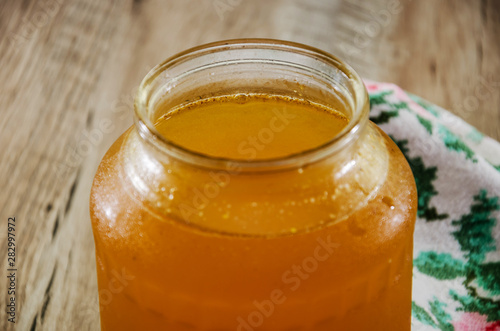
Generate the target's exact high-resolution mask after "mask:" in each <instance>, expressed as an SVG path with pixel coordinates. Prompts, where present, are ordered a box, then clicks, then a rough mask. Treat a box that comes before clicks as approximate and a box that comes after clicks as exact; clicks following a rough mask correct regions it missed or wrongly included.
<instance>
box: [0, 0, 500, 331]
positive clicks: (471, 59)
mask: <svg viewBox="0 0 500 331" xmlns="http://www.w3.org/2000/svg"><path fill="white" fill-rule="evenodd" d="M0 36H1V39H0V58H1V66H0V82H1V83H0V84H1V96H0V112H1V116H0V132H1V137H0V157H1V160H2V161H1V164H0V183H1V186H0V187H1V190H0V206H1V208H0V211H1V212H0V217H1V224H2V227H1V233H0V243H1V247H3V249H2V251H3V252H4V253H3V254H4V257H2V261H3V262H2V265H1V268H2V271H1V275H2V277H1V281H0V297H1V298H2V309H1V311H0V329H1V330H12V329H14V325H13V324H12V323H9V322H7V317H6V315H5V309H4V306H3V305H4V303H5V300H6V299H7V293H6V292H7V288H8V279H7V277H5V276H4V275H5V273H6V272H7V271H6V269H7V268H8V266H7V257H6V256H5V255H7V252H6V245H7V244H6V242H7V221H8V218H9V217H15V235H16V237H15V238H16V241H15V244H16V254H17V256H16V265H15V267H16V269H17V271H16V298H17V307H16V309H17V315H16V324H15V326H16V327H17V328H15V329H16V330H98V329H99V315H98V303H97V298H98V292H97V284H96V274H95V258H94V244H93V238H92V232H91V227H90V221H89V214H88V197H89V190H90V186H91V180H92V177H93V175H94V172H95V170H96V167H97V165H98V163H99V160H100V159H101V157H102V156H103V154H104V152H105V151H106V149H107V148H108V147H109V146H110V144H111V143H112V142H113V141H114V140H115V139H116V138H117V137H118V135H119V134H120V133H121V132H122V131H123V130H125V128H127V127H128V126H129V125H130V124H131V123H132V113H131V111H130V109H131V102H132V98H133V91H134V87H136V86H137V85H138V84H139V82H140V81H141V79H142V77H143V76H144V75H145V74H146V73H147V71H148V70H149V69H150V68H151V67H152V66H153V65H155V64H157V63H159V62H160V61H161V60H162V59H164V58H166V57H168V56H170V55H173V54H174V53H176V52H178V51H181V50H183V49H186V48H188V47H191V46H194V45H198V44H202V43H206V42H210V41H215V40H220V39H228V38H240V37H269V38H278V39H288V40H293V41H298V42H302V43H307V44H310V45H313V46H317V47H319V48H322V49H324V50H326V51H330V52H332V53H334V54H337V55H339V56H340V57H342V58H344V59H346V60H347V61H348V62H350V63H351V64H352V65H353V66H354V67H355V69H357V71H358V72H359V73H360V74H361V75H362V76H363V77H365V78H370V79H374V80H381V81H389V82H394V83H396V84H398V85H400V86H402V87H403V88H405V89H407V90H408V91H411V92H413V93H415V94H417V95H420V96H422V97H424V98H426V99H428V100H430V101H432V102H434V103H436V104H438V105H441V106H443V107H445V108H448V109H450V110H451V111H453V112H455V113H457V114H458V115H459V116H461V117H462V118H464V119H465V120H467V121H469V122H470V123H472V124H473V125H475V126H476V127H477V128H478V129H479V130H481V131H483V132H484V133H486V134H488V135H490V136H492V137H494V138H496V139H499V138H500V125H499V123H500V109H499V106H500V93H499V91H500V37H499V36H500V2H499V1H497V0H482V1H467V0H461V1H457V0H434V1H432V0H421V1H415V0H413V1H411V0H401V1H398V0H376V1H362V0H345V1H340V0H330V1H328V0H314V1H312V0H295V1H284V0H283V1H272V0H258V1H256V0H246V1H240V0H205V1H187V0H168V1H159V0H134V1H132V0H129V1H102V0H44V1H42V0H40V1H33V0H32V1H29V0H25V1H17V0H3V1H2V2H1V4H0ZM103 119H110V120H112V121H113V130H112V132H110V133H106V134H102V133H99V134H96V132H98V131H96V130H95V128H96V127H97V126H98V125H99V123H102V121H103ZM99 132H101V131H99Z"/></svg>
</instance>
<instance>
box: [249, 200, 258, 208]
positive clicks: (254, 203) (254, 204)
mask: <svg viewBox="0 0 500 331" xmlns="http://www.w3.org/2000/svg"><path fill="white" fill-rule="evenodd" d="M257 205H258V203H257V202H255V201H254V202H252V203H251V204H250V206H252V207H257Z"/></svg>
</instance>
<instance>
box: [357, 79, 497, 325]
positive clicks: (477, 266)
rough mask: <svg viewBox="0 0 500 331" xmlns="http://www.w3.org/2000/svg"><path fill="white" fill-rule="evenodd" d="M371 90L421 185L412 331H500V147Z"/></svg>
mask: <svg viewBox="0 0 500 331" xmlns="http://www.w3.org/2000/svg"><path fill="white" fill-rule="evenodd" d="M365 84H366V87H367V89H368V93H369V95H370V104H371V113H370V119H371V120H372V121H373V122H375V123H376V124H378V125H379V126H380V127H381V128H382V129H383V130H384V131H385V132H387V133H388V134H389V135H390V136H391V138H392V139H393V140H394V141H395V142H396V143H397V145H398V146H399V148H400V149H401V151H402V152H403V153H404V155H405V156H406V159H407V160H408V163H409V164H410V166H411V168H412V171H413V174H414V176H415V181H416V183H417V190H418V218H417V223H416V226H415V237H414V238H415V246H414V260H413V299H412V300H413V302H412V330H414V331H415V330H418V331H420V330H455V331H494V330H495V331H498V330H500V224H499V223H500V222H498V219H499V217H500V201H499V198H498V197H499V196H500V144H499V143H498V142H497V141H495V140H493V139H491V138H489V137H485V136H484V135H482V134H481V133H480V132H478V131H477V130H476V129H475V128H473V127H472V126H470V125H469V124H467V123H466V122H464V121H463V120H461V119H460V118H458V117H456V116H455V115H453V114H451V113H450V112H448V111H446V110H444V109H442V108H440V107H437V106H435V105H432V104H430V103H428V102H426V101H424V100H423V99H421V98H419V97H417V96H414V95H411V94H409V93H406V92H405V91H403V90H402V89H400V88H399V87H397V86H395V85H392V84H386V83H377V82H371V81H365Z"/></svg>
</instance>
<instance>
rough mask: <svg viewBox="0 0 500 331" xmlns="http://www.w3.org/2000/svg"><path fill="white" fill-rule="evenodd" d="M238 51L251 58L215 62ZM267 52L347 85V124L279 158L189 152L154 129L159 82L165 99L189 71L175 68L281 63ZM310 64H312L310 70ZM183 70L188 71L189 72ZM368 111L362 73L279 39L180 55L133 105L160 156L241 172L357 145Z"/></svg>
mask: <svg viewBox="0 0 500 331" xmlns="http://www.w3.org/2000/svg"><path fill="white" fill-rule="evenodd" d="M238 50H240V51H241V50H244V51H245V52H246V53H245V54H247V55H249V56H248V58H245V57H239V58H234V59H232V60H231V61H227V59H226V60H225V61H223V63H222V62H219V63H217V60H218V55H221V54H223V53H227V52H231V51H238ZM252 51H255V52H252ZM264 51H272V52H277V53H278V54H279V53H281V54H291V55H297V56H300V59H301V60H300V61H297V62H295V63H294V62H293V61H290V59H288V61H286V62H282V63H281V64H283V63H284V64H286V65H288V66H290V67H301V68H307V69H308V70H309V71H310V72H311V73H313V74H314V75H318V76H321V77H322V79H324V80H325V81H331V82H335V81H338V80H339V79H340V80H342V81H343V82H344V83H346V84H348V85H349V86H348V89H346V90H345V91H344V92H345V93H346V92H347V96H348V98H349V99H350V100H349V103H350V108H351V114H350V116H349V122H348V124H347V125H346V126H345V127H344V128H343V130H341V131H340V132H339V133H338V134H337V135H335V136H334V137H333V138H332V139H330V140H328V141H325V142H324V143H322V144H320V145H318V146H315V147H313V148H310V149H306V150H303V151H300V152H297V153H293V154H289V155H286V156H280V157H275V158H265V159H254V160H246V159H233V158H226V157H217V156H212V155H208V154H203V153H201V152H198V151H193V150H190V149H188V148H186V147H184V146H182V145H180V144H178V143H175V142H173V141H171V140H169V139H168V138H167V137H165V136H164V135H162V134H161V133H160V132H159V131H158V130H157V129H156V127H155V123H154V121H153V120H152V116H151V114H152V112H153V108H154V106H153V105H152V102H151V100H152V97H153V94H154V93H158V91H157V90H158V88H157V87H156V85H157V84H158V82H159V81H161V84H163V85H165V86H166V85H168V84H170V85H169V86H168V88H164V89H163V90H162V93H163V94H164V95H165V97H168V95H167V93H170V91H171V90H172V89H175V86H176V82H178V81H179V80H181V79H182V78H183V77H182V76H184V75H186V72H182V71H180V72H178V73H175V72H174V71H175V70H173V68H175V67H178V66H180V65H183V64H186V63H188V62H189V61H193V60H194V59H196V58H200V57H208V58H209V59H211V60H212V61H213V62H206V63H203V64H202V65H199V66H192V65H191V66H187V70H188V71H189V72H196V71H197V70H200V69H202V68H205V69H206V68H209V67H210V66H214V65H234V64H241V63H268V64H271V65H272V64H275V63H279V62H280V61H279V60H277V59H273V58H264V57H262V54H261V55H259V54H258V52H264ZM239 55H241V54H239ZM299 62H301V63H299ZM309 62H310V63H309ZM309 64H311V65H310V66H309ZM313 64H314V66H313ZM318 69H319V70H318ZM183 70H186V68H184V69H183ZM171 71H172V72H171ZM177 71H179V70H177ZM155 84H156V85H155ZM155 90H156V91H155ZM305 99H307V97H306V98H305ZM368 112H369V107H368V94H367V91H366V88H365V86H364V84H363V81H362V80H361V78H360V77H359V75H358V74H357V73H356V72H355V71H354V70H353V69H352V68H351V67H350V66H349V65H348V64H346V63H345V62H343V61H342V60H340V59H338V58H337V57H335V56H333V55H331V54H329V53H327V52H324V51H322V50H319V49H316V48H314V47H311V46H307V45H303V44H300V43H295V42H290V41H282V40H276V39H232V40H224V41H218V42H213V43H208V44H204V45H201V46H197V47H194V48H190V49H188V50H185V51H183V52H181V53H178V54H176V55H174V56H172V57H170V58H168V59H167V60H165V61H164V62H162V63H160V64H159V65H157V66H155V67H154V68H153V69H152V70H151V71H150V72H149V73H148V74H147V75H146V77H145V78H144V79H143V80H142V82H141V84H140V86H139V88H138V92H137V94H136V97H135V102H134V113H135V116H134V122H135V127H136V129H137V131H138V133H139V134H140V136H141V137H142V139H144V140H145V141H146V142H147V143H148V144H150V145H151V146H152V147H153V148H155V149H157V150H158V151H159V152H160V153H161V154H164V155H166V156H169V157H173V158H175V159H178V160H180V161H183V162H186V163H189V164H192V165H194V166H198V167H203V168H210V169H224V170H227V171H238V172H261V171H273V170H284V169H294V168H300V167H304V166H306V165H307V164H311V163H315V162H317V161H320V160H322V159H324V158H326V157H328V156H331V155H334V154H336V153H337V152H339V151H340V150H343V149H345V148H346V146H348V145H350V144H351V143H352V142H354V141H356V139H357V137H358V136H359V135H360V132H361V131H362V129H363V128H364V127H365V126H366V123H367V122H368Z"/></svg>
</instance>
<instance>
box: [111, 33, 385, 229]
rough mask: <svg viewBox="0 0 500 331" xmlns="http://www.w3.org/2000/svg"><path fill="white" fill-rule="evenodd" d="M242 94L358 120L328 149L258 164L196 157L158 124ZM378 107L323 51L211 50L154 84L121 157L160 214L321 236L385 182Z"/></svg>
mask: <svg viewBox="0 0 500 331" xmlns="http://www.w3.org/2000/svg"><path fill="white" fill-rule="evenodd" d="M238 93H259V94H270V95H282V96H287V97H292V98H297V99H305V100H309V101H312V102H314V103H317V104H320V105H323V106H325V107H327V108H333V109H336V110H340V111H342V112H343V113H344V115H345V116H347V117H348V118H349V123H348V125H347V126H346V127H345V128H344V129H343V130H342V131H341V132H340V133H339V134H338V135H337V136H335V137H334V138H333V139H332V140H330V141H327V142H325V143H324V144H322V145H320V146H316V147H314V148H312V149H309V150H306V151H302V152H300V153H296V154H293V155H290V156H286V157H281V158H276V159H263V160H252V161H246V160H239V159H225V158H216V157H211V156H208V155H204V154H201V153H198V152H194V151H190V150H188V149H186V148H184V147H183V146H180V145H177V144H175V143H174V142H172V141H169V140H168V139H167V138H166V137H164V136H162V135H161V134H160V133H159V132H158V131H157V130H156V128H155V126H154V124H155V123H156V122H157V120H158V119H159V118H160V117H161V116H163V115H165V111H168V109H174V108H178V107H179V106H182V105H184V104H189V103H191V102H193V101H195V100H199V99H207V98H214V97H218V96H224V95H234V94H238ZM160 104H161V105H162V107H158V105H160ZM368 111H369V103H368V98H367V93H366V89H365V88H364V85H363V83H362V81H361V79H360V78H359V76H358V75H357V74H356V73H355V72H354V71H353V70H352V69H350V68H349V67H348V66H347V65H345V64H344V63H342V62H341V61H340V60H338V59H336V58H334V57H332V56H330V55H328V54H325V53H323V52H321V51H319V50H315V49H312V48H309V47H307V46H302V45H298V44H292V43H285V42H281V41H274V40H237V41H229V42H220V43H215V44H210V45H206V46H201V47H199V48H195V49H192V50H189V51H187V52H184V53H181V54H179V55H177V56H175V57H173V58H171V59H169V60H167V61H165V62H164V63H162V64H160V65H159V66H157V67H155V68H154V69H153V70H152V71H151V72H150V73H149V74H148V76H147V77H146V78H145V79H144V81H143V83H142V85H141V87H140V89H139V92H138V95H137V98H136V101H135V115H136V116H135V128H134V129H133V130H132V131H130V132H129V134H128V135H127V137H126V138H125V142H124V145H123V147H122V151H121V153H120V157H122V158H123V160H122V162H121V163H122V164H124V169H123V170H124V176H125V179H126V180H125V181H126V182H127V183H130V184H131V185H130V187H131V190H132V191H133V192H134V194H135V195H136V196H137V198H138V199H139V200H141V201H143V202H144V204H145V205H146V206H148V207H149V209H150V211H151V212H153V213H156V214H157V215H159V217H160V218H165V217H167V218H169V219H175V220H178V221H179V223H182V224H184V225H187V226H191V227H196V228H198V229H200V230H201V231H209V232H216V233H220V234H224V235H237V236H252V237H254V236H257V237H262V236H265V237H269V236H279V235H286V234H290V233H298V232H304V231H311V230H313V229H315V228H317V227H319V226H324V225H326V224H329V223H331V222H337V221H340V220H342V219H345V218H346V217H348V216H349V215H350V214H352V213H353V212H354V211H355V210H357V208H359V207H360V206H362V205H363V204H365V203H366V202H367V201H368V200H369V199H370V197H371V196H373V194H374V193H375V192H376V191H377V190H378V188H379V187H380V185H381V183H383V181H384V180H385V176H386V172H387V163H388V155H387V151H386V149H385V145H384V143H383V139H382V138H381V136H380V133H379V132H378V130H377V129H376V128H375V127H373V126H372V125H367V124H368ZM269 220H272V221H269Z"/></svg>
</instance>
